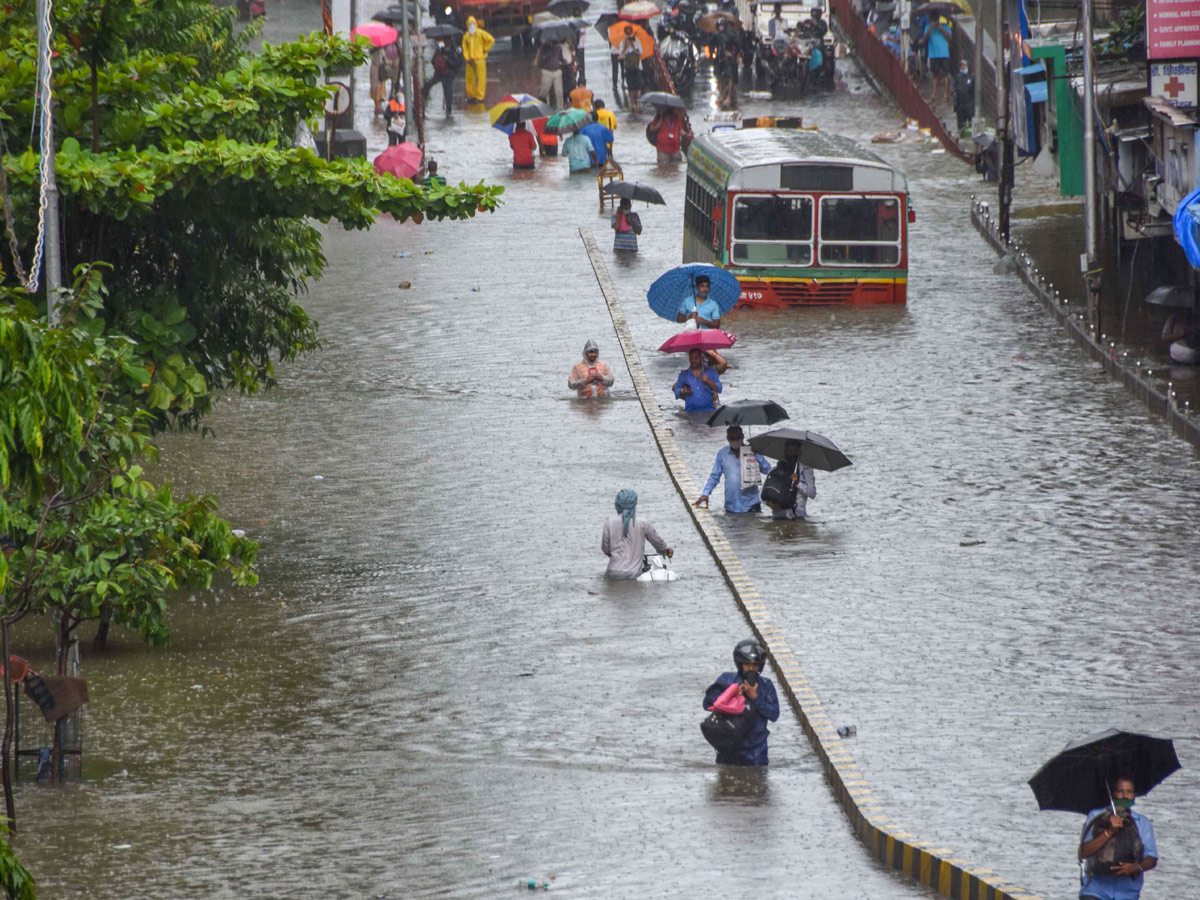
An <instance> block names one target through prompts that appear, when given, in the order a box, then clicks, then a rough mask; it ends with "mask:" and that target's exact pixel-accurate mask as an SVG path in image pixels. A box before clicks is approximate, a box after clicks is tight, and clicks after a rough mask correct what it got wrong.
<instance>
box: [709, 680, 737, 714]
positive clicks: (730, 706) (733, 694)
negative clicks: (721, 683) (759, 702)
mask: <svg viewBox="0 0 1200 900" xmlns="http://www.w3.org/2000/svg"><path fill="white" fill-rule="evenodd" d="M708 710H709V712H719V713H725V714H726V715H730V716H738V715H741V714H742V713H743V712H745V711H746V698H745V697H743V696H742V686H741V685H740V684H738V682H736V681H735V682H734V683H733V684H731V685H730V686H729V687H727V688H725V690H724V691H723V692H722V693H721V696H720V697H718V698H717V702H716V703H714V704H713V705H712V706H710V707H709V708H708Z"/></svg>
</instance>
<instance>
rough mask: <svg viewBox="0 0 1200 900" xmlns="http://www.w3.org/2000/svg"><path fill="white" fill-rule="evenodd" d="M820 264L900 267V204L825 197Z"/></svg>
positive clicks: (888, 199) (883, 199)
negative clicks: (898, 265)
mask: <svg viewBox="0 0 1200 900" xmlns="http://www.w3.org/2000/svg"><path fill="white" fill-rule="evenodd" d="M821 262H822V263H855V264H858V265H867V266H894V265H897V264H898V263H899V262H900V201H899V200H897V199H896V198H895V197H822V198H821Z"/></svg>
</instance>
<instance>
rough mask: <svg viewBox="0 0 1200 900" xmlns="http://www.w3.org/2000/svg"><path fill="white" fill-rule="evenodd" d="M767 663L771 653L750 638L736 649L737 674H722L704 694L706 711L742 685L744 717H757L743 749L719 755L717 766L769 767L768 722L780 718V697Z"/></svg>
mask: <svg viewBox="0 0 1200 900" xmlns="http://www.w3.org/2000/svg"><path fill="white" fill-rule="evenodd" d="M766 663H767V651H766V650H764V649H763V648H762V646H761V645H760V644H759V643H758V642H757V641H755V640H753V639H751V638H747V639H746V640H744V641H739V642H738V645H737V646H736V647H734V648H733V665H734V668H735V671H733V672H722V673H721V675H720V677H719V678H717V680H716V681H714V682H713V683H712V684H710V685H709V686H708V690H707V691H705V692H704V704H703V705H704V708H705V709H708V708H709V707H711V706H712V705H713V704H714V703H716V702H717V698H718V697H720V696H721V694H722V693H724V691H725V689H726V688H727V687H729V686H730V685H731V684H734V683H740V684H741V694H742V696H743V697H744V698H745V700H746V712H745V713H744V715H748V716H753V717H754V724H753V725H752V726H751V727H750V730H749V731H748V732H747V733H746V737H745V738H744V739H743V740H742V743H741V745H740V746H738V747H736V748H735V749H733V750H730V751H727V752H723V753H718V754H717V765H721V766H765V765H767V735H769V734H770V732H769V731H768V730H767V723H768V722H775V721H777V720H778V719H779V696H778V695H777V694H776V693H775V685H774V684H773V683H772V682H771V679H770V678H767V677H765V676H764V675H763V674H762V670H763V666H765V665H766Z"/></svg>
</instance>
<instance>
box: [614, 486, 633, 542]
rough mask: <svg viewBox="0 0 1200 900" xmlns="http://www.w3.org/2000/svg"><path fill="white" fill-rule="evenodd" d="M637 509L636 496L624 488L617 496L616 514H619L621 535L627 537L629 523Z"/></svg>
mask: <svg viewBox="0 0 1200 900" xmlns="http://www.w3.org/2000/svg"><path fill="white" fill-rule="evenodd" d="M635 509H637V494H636V493H634V492H633V491H631V490H629V488H625V490H623V491H621V493H619V494H617V512H619V513H620V514H621V534H622V535H623V536H625V537H628V536H629V523H630V522H632V521H633V512H634V510H635Z"/></svg>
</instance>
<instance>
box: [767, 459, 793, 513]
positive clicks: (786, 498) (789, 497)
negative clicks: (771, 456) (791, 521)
mask: <svg viewBox="0 0 1200 900" xmlns="http://www.w3.org/2000/svg"><path fill="white" fill-rule="evenodd" d="M792 471H793V470H792V469H789V468H788V467H787V466H786V465H783V464H780V465H778V466H776V467H775V468H773V469H772V470H771V471H770V472H768V473H767V477H766V480H765V481H764V482H763V486H762V494H761V497H762V501H763V503H767V504H774V506H775V507H777V508H778V509H791V508H792V507H793V506H794V505H795V503H796V486H795V485H794V484H792Z"/></svg>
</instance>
